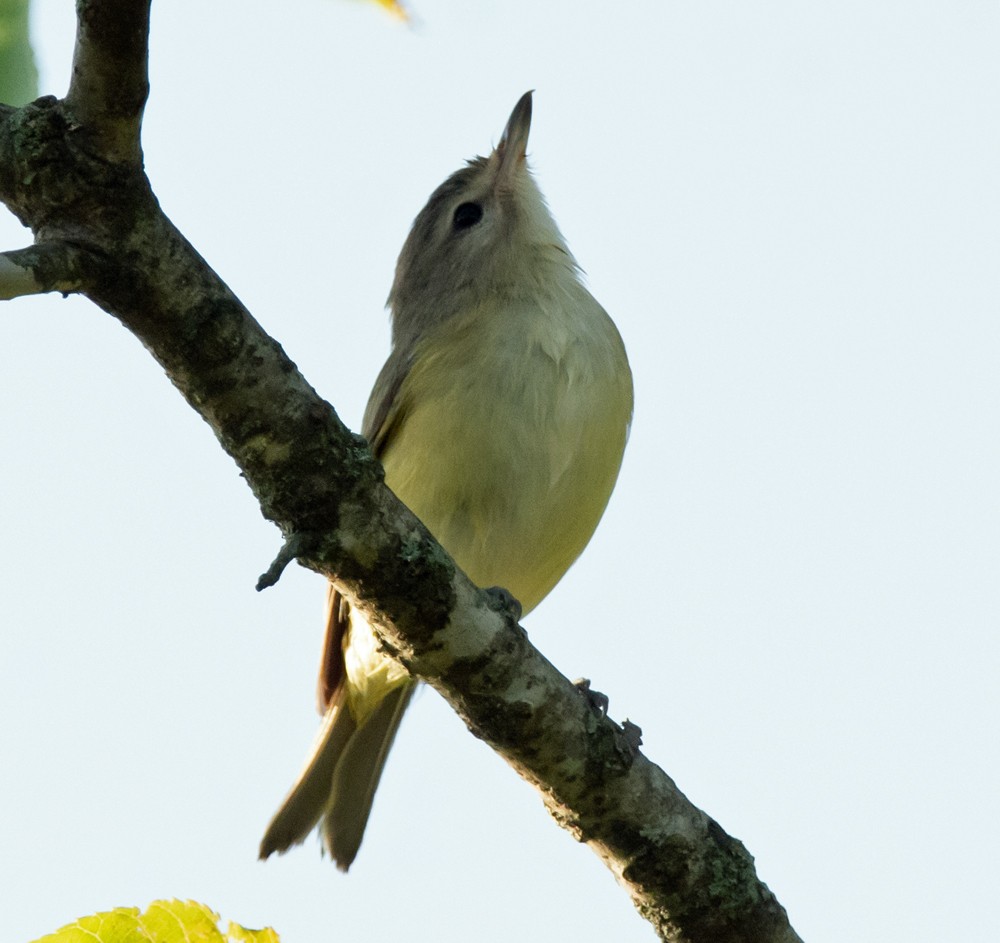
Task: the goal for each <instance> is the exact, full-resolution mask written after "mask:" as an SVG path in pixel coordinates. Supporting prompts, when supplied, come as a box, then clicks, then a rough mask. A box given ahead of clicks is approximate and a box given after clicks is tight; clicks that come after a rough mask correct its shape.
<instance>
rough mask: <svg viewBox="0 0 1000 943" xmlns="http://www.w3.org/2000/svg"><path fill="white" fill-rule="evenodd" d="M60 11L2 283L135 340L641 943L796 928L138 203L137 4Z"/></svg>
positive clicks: (28, 126) (17, 133)
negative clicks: (523, 792) (62, 295)
mask: <svg viewBox="0 0 1000 943" xmlns="http://www.w3.org/2000/svg"><path fill="white" fill-rule="evenodd" d="M77 9H78V13H79V19H80V26H79V34H78V38H77V44H76V54H75V58H74V72H73V82H72V85H71V88H70V93H69V96H68V98H67V99H66V100H64V101H57V100H55V99H40V100H39V101H38V102H35V103H33V104H32V105H29V106H26V107H25V108H23V109H20V110H18V111H11V110H0V197H2V198H3V199H4V201H5V202H6V203H7V204H8V206H10V207H11V208H12V209H13V210H14V212H15V213H17V214H18V216H19V217H20V218H21V219H22V220H23V221H24V222H25V223H26V224H27V225H29V226H31V228H32V229H33V231H34V232H35V235H36V238H37V239H38V240H39V243H38V245H37V246H36V247H35V248H34V249H27V250H20V251H18V252H13V253H8V254H7V255H6V257H5V259H4V261H3V265H4V266H5V267H6V270H7V271H8V272H9V273H10V274H9V284H10V285H11V286H12V288H14V289H16V288H18V287H21V288H24V287H25V286H29V287H30V285H31V284H32V283H34V284H38V285H42V286H43V287H42V289H40V290H45V286H49V287H53V288H61V289H62V290H67V289H66V286H67V285H70V286H72V287H76V288H78V289H79V290H81V291H82V292H83V293H84V294H86V295H87V296H88V297H90V298H91V299H92V300H93V301H95V302H96V303H97V304H98V305H100V306H101V307H102V308H104V309H105V310H107V311H108V312H110V313H111V314H113V315H114V316H115V317H117V318H118V319H119V320H120V321H122V323H123V324H125V326H126V327H128V328H129V330H131V331H132V332H133V333H134V334H136V336H137V337H139V338H140V340H141V341H142V342H143V344H144V345H145V346H146V348H147V349H148V350H149V351H150V353H151V354H152V355H153V356H154V357H155V358H156V360H157V361H158V362H159V363H160V364H161V365H162V366H163V368H164V370H165V371H166V372H167V374H168V376H169V377H170V379H171V380H172V382H173V383H174V384H175V386H176V387H177V388H178V390H179V391H180V392H181V393H182V394H183V396H184V397H185V399H186V400H187V401H188V403H189V404H190V405H191V406H192V407H193V408H194V409H195V410H197V411H198V413H199V414H200V415H201V416H202V417H203V418H204V419H205V421H206V422H207V423H208V424H209V425H210V426H211V427H212V429H213V431H214V432H215V434H216V436H217V437H218V439H219V441H220V443H221V444H222V446H223V448H225V450H226V451H227V452H228V453H229V454H230V455H231V456H232V457H233V459H234V460H235V461H236V462H237V464H238V465H239V467H240V468H241V469H242V471H243V473H244V476H245V477H246V479H247V482H248V483H249V485H250V487H251V488H252V489H253V492H254V494H255V495H256V496H257V499H258V500H259V502H260V505H261V509H262V511H263V513H264V515H265V516H266V517H267V518H269V519H270V520H272V521H274V522H275V523H276V524H277V525H278V526H279V528H280V529H281V531H282V533H283V534H284V536H285V539H286V549H285V550H283V552H282V554H281V555H279V558H278V560H277V561H276V563H275V566H274V567H273V568H272V571H270V575H271V576H272V577H276V575H277V574H278V573H279V572H280V568H281V567H282V566H284V564H285V563H287V562H288V558H289V557H290V556H292V555H295V556H297V557H298V559H299V561H300V562H301V563H302V564H304V565H305V566H307V567H310V568H311V569H314V570H316V571H318V572H320V573H323V574H326V575H328V576H330V577H331V578H334V579H335V580H336V581H337V583H338V585H339V586H340V587H341V588H342V591H343V592H344V593H345V594H346V595H347V596H348V598H349V599H350V601H351V603H352V605H356V606H358V607H359V608H360V609H361V610H362V611H364V612H365V614H366V615H367V616H368V617H369V618H370V619H371V620H372V622H373V624H374V625H375V627H376V628H377V629H378V631H379V632H380V635H381V636H382V638H383V641H384V643H385V645H386V646H387V648H388V649H389V650H390V651H391V652H392V653H393V654H395V655H396V657H398V658H399V659H400V660H401V661H402V662H403V664H405V665H406V666H407V668H408V669H409V670H410V671H411V672H412V673H413V674H415V675H416V676H417V677H420V678H422V679H423V680H425V681H427V682H428V683H430V684H431V685H433V686H434V687H435V688H436V689H437V690H438V691H439V692H440V693H441V694H442V695H443V696H444V697H445V699H446V700H447V701H448V702H449V703H450V704H451V705H452V706H453V707H454V708H455V710H456V711H458V713H459V714H460V715H461V716H462V718H463V719H464V720H465V722H466V723H467V724H468V726H469V728H470V729H471V730H472V731H473V733H474V734H475V735H476V736H478V737H481V738H482V739H484V740H486V741H487V742H488V743H489V744H490V745H491V746H493V747H494V749H496V750H497V751H498V752H500V753H501V755H503V756H504V757H505V759H506V760H507V761H508V762H509V763H510V765H511V766H513V767H514V768H515V769H516V770H517V771H518V773H519V774H520V775H521V776H522V777H524V778H525V779H527V780H528V781H529V782H531V783H533V784H534V785H536V786H537V787H538V789H539V791H540V792H541V793H542V795H543V797H544V800H545V803H546V805H547V806H548V808H549V810H550V812H551V813H552V815H553V817H554V818H555V819H556V820H557V821H558V822H559V824H560V825H562V826H563V827H564V828H566V829H568V830H569V831H570V832H572V833H573V834H574V835H575V836H576V837H577V838H578V839H579V840H580V841H583V842H586V843H587V844H589V845H590V846H591V847H592V848H593V849H594V851H595V852H596V853H597V854H598V855H599V856H600V857H601V858H602V859H603V860H604V861H605V863H606V864H607V865H608V867H609V868H610V869H611V870H612V872H613V873H614V874H615V876H616V877H617V879H618V880H619V882H620V883H621V884H622V885H623V886H624V887H625V888H626V889H627V890H628V892H629V893H630V894H631V896H632V898H633V900H634V902H635V903H636V906H637V907H638V908H639V910H640V912H641V913H642V915H643V916H644V917H645V918H646V919H647V920H649V921H650V922H651V923H652V924H653V925H654V927H655V928H656V930H657V932H658V933H659V934H660V936H661V938H662V939H665V940H675V941H711V943H737V941H744V943H745V941H755V943H763V941H789V943H791V941H796V940H798V937H797V936H796V935H795V933H794V931H793V930H792V929H791V928H790V926H789V925H788V922H787V918H786V916H785V912H784V910H783V908H782V907H781V905H780V904H779V903H778V901H777V900H776V899H775V897H774V895H773V894H772V893H771V892H770V890H768V888H767V887H766V886H765V885H764V884H762V883H760V882H759V881H758V879H757V877H756V875H755V873H754V868H753V861H752V858H751V857H750V855H749V854H748V853H747V851H746V850H745V849H744V848H743V846H742V845H741V844H740V842H738V841H737V840H735V839H733V838H730V837H729V836H728V835H726V833H725V832H724V831H723V830H722V829H721V828H720V827H719V826H718V825H717V824H716V823H715V822H714V821H713V820H712V819H711V818H709V817H708V816H707V815H705V814H704V813H703V812H701V811H699V810H698V809H697V808H695V807H694V806H693V805H692V804H691V803H690V802H689V801H688V800H687V798H686V797H685V796H684V795H683V794H682V793H681V792H680V791H679V790H678V789H677V787H676V785H675V784H674V783H673V781H672V780H671V779H670V778H669V777H668V776H667V775H666V774H665V773H664V772H663V771H662V770H660V769H659V768H658V767H656V766H655V765H653V764H652V763H651V762H649V760H647V759H646V758H645V757H644V756H642V755H641V754H639V753H638V751H637V749H636V748H635V742H634V737H630V735H629V734H628V733H626V732H624V731H623V730H622V729H621V728H619V727H618V726H617V725H616V724H615V723H613V722H612V721H611V720H610V719H608V718H606V717H603V716H602V715H600V714H598V713H595V712H594V710H593V709H592V707H591V706H590V703H589V701H588V699H587V698H585V697H583V696H581V693H580V691H579V690H578V689H577V688H576V687H574V686H573V685H572V684H571V683H570V682H569V681H568V680H567V679H566V678H564V677H563V676H562V675H560V674H559V672H557V671H556V669H555V668H554V667H553V666H552V665H551V664H550V663H549V662H548V661H547V660H546V659H545V658H544V657H543V656H542V655H541V654H540V653H539V652H538V651H537V650H536V649H534V648H533V647H532V646H531V645H530V644H529V642H528V640H527V636H526V635H525V634H524V632H523V630H521V629H520V628H519V627H518V626H517V625H516V624H515V621H514V619H513V617H512V614H511V613H509V612H507V611H506V610H505V609H504V607H503V603H502V600H501V601H499V602H498V601H497V595H496V594H490V593H485V592H483V591H481V590H479V589H477V588H476V587H474V586H473V585H472V584H471V583H470V582H469V580H468V579H467V578H466V577H465V575H464V574H463V573H462V572H461V571H460V570H458V569H457V567H456V566H455V564H454V563H453V561H452V560H451V559H450V558H449V557H448V555H447V554H446V553H445V552H444V551H443V550H442V549H441V547H440V546H439V545H438V544H437V543H436V542H435V541H434V539H433V538H432V537H431V535H430V534H429V533H428V532H427V530H426V529H425V528H424V527H423V526H422V525H421V523H420V522H419V521H418V520H417V519H416V517H414V515H413V514H412V513H411V512H410V511H409V510H408V509H406V508H405V507H404V506H403V505H402V504H400V502H399V501H398V500H397V499H396V497H395V496H394V495H393V494H392V492H391V491H389V490H388V489H387V488H386V487H385V486H384V485H383V483H382V473H381V469H380V467H379V466H378V464H377V463H376V462H375V461H374V459H373V458H372V456H371V453H370V451H369V449H368V446H367V444H366V443H365V441H364V440H363V439H361V438H360V437H358V436H356V435H353V434H352V433H351V432H350V431H349V430H348V429H347V428H346V427H345V426H344V425H343V424H342V423H341V422H340V420H339V419H338V417H337V415H336V413H335V412H334V410H333V408H332V407H331V406H330V405H329V404H327V403H326V402H324V401H323V400H322V399H320V398H319V396H317V394H316V393H315V391H314V390H313V389H312V387H310V385H309V384H308V383H307V382H306V380H305V379H304V378H303V377H302V375H301V374H300V373H299V372H298V370H297V369H296V368H295V365H294V364H293V363H292V362H291V361H290V360H289V359H288V358H287V356H286V355H285V353H284V351H283V350H282V349H281V347H280V346H279V345H278V343H277V342H276V341H274V340H273V339H272V338H270V337H269V336H268V335H267V334H265V333H264V331H263V330H262V329H261V328H260V326H259V325H258V324H257V323H256V321H254V319H253V318H252V317H251V316H250V314H249V312H248V311H247V310H246V309H245V308H244V307H243V305H242V304H241V303H240V301H239V299H237V298H236V296H235V295H234V294H233V293H232V292H231V291H230V290H229V288H228V287H227V286H226V285H225V284H224V283H223V282H222V281H221V280H220V279H219V278H218V277H217V276H216V275H215V273H214V272H213V271H212V270H211V269H210V268H209V267H208V265H207V264H206V263H205V261H204V260H203V259H202V258H201V257H200V256H199V255H198V254H197V252H196V251H195V250H194V249H193V248H192V246H191V245H190V244H189V243H188V242H187V241H186V240H185V239H184V237H183V236H182V235H181V234H180V233H179V232H178V231H177V230H176V229H175V228H174V226H173V225H172V224H171V223H170V221H169V220H168V219H167V218H166V216H164V214H163V213H162V212H161V211H160V208H159V206H158V204H157V202H156V199H155V197H154V196H153V193H152V190H151V188H150V186H149V182H148V180H147V179H146V177H145V174H144V173H143V172H142V167H141V149H140V145H139V137H138V135H139V125H140V120H141V114H142V106H143V103H144V101H145V94H146V89H147V83H146V77H145V61H146V52H145V39H146V29H147V28H148V2H137V0H78V4H77ZM53 273H58V274H57V275H54V274H53ZM13 293H18V292H16V291H14V292H13Z"/></svg>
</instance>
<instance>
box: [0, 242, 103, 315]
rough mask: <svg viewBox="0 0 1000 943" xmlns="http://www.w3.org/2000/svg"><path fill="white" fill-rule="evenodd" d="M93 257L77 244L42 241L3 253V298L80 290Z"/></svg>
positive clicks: (0, 290) (0, 265)
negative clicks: (88, 255) (89, 256)
mask: <svg viewBox="0 0 1000 943" xmlns="http://www.w3.org/2000/svg"><path fill="white" fill-rule="evenodd" d="M89 262H90V259H89V258H88V257H87V255H86V253H85V252H83V251H82V250H81V249H80V248H79V247H78V246H73V245H69V244H68V243H65V242H42V243H39V244H37V245H34V246H28V247H27V248H25V249H15V250H13V251H10V252H0V300H2V301H7V300H9V299H11V298H17V297H19V296H21V295H38V294H41V293H42V292H47V291H59V292H62V293H63V294H64V295H65V294H69V293H70V292H74V291H79V290H80V288H82V287H83V285H84V283H85V280H86V271H87V269H88V266H89Z"/></svg>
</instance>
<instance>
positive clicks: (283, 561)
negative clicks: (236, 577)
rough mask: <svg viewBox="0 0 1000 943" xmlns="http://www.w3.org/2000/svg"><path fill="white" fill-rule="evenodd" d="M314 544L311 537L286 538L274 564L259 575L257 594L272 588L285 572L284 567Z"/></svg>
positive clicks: (294, 535) (301, 535)
mask: <svg viewBox="0 0 1000 943" xmlns="http://www.w3.org/2000/svg"><path fill="white" fill-rule="evenodd" d="M314 544H315V538H314V537H312V536H311V535H309V536H307V535H304V534H292V536H291V537H288V538H286V539H285V542H284V543H283V544H282V545H281V549H280V550H279V551H278V555H277V556H276V557H275V558H274V562H273V563H272V564H271V565H270V566H269V567H268V568H267V572H266V573H263V574H261V576H260V578H259V579H258V580H257V587H256V589H257V592H258V593H259V592H261V591H262V590H265V589H270V587H272V586H274V584H275V583H277V582H278V580H280V579H281V574H282V573H284V572H285V567H287V566H288V564H289V563H291V562H292V561H293V560H295V559H297V558H298V557H299V556H301V555H302V554H303V553H305V552H306V551H307V550H309V549H311V548H312V546H313V545H314Z"/></svg>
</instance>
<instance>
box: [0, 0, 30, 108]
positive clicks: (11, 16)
mask: <svg viewBox="0 0 1000 943" xmlns="http://www.w3.org/2000/svg"><path fill="white" fill-rule="evenodd" d="M37 97H38V68H37V67H36V66H35V56H34V53H32V51H31V43H30V42H29V41H28V0H0V101H2V102H5V103H6V104H8V105H23V104H24V103H25V102H30V101H32V100H33V99H35V98H37Z"/></svg>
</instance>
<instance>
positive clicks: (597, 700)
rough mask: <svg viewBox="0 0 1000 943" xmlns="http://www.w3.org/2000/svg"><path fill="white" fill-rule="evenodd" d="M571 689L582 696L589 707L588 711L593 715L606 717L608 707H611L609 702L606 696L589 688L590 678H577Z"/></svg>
mask: <svg viewBox="0 0 1000 943" xmlns="http://www.w3.org/2000/svg"><path fill="white" fill-rule="evenodd" d="M573 687H575V688H576V689H577V691H579V692H580V694H582V695H583V698H584V700H585V701H586V702H587V703H588V704H589V705H590V709H591V710H592V711H593V712H594V713H595V714H597V715H598V716H600V717H607V716H608V707H610V706H611V700H610V699H609V698H608V696H607V695H606V694H602V693H601V692H600V691H594V690H593V689H592V688H591V687H590V678H577V679H576V681H574V682H573Z"/></svg>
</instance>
